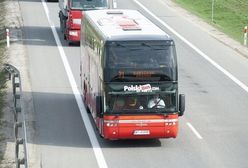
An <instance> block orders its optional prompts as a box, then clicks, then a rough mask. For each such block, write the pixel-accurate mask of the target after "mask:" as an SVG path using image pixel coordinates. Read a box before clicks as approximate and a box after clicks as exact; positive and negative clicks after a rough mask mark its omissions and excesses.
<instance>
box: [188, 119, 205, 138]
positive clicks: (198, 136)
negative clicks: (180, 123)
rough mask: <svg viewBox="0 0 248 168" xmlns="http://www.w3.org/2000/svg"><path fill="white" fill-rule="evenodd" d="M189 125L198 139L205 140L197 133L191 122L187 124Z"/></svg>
mask: <svg viewBox="0 0 248 168" xmlns="http://www.w3.org/2000/svg"><path fill="white" fill-rule="evenodd" d="M187 125H188V126H189V128H190V129H191V130H192V131H193V133H194V134H195V135H196V136H197V138H199V139H203V138H202V136H201V135H200V134H199V133H198V132H197V131H196V129H195V128H194V127H193V126H192V125H191V124H190V123H189V122H187Z"/></svg>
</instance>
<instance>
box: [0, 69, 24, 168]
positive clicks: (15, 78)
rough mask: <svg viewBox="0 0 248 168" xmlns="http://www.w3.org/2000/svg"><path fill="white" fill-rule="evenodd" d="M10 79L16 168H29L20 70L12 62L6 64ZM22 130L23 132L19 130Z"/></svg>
mask: <svg viewBox="0 0 248 168" xmlns="http://www.w3.org/2000/svg"><path fill="white" fill-rule="evenodd" d="M4 69H5V71H6V72H7V73H8V75H9V76H8V77H9V80H12V89H13V101H14V120H15V121H14V122H15V123H14V132H15V161H16V168H20V167H21V166H25V168H28V159H27V143H26V142H27V136H26V124H25V115H24V111H23V100H22V86H21V77H20V72H19V70H18V69H16V68H15V67H14V66H12V65H10V64H4ZM21 128H22V129H21ZM20 130H22V132H19V131H20Z"/></svg>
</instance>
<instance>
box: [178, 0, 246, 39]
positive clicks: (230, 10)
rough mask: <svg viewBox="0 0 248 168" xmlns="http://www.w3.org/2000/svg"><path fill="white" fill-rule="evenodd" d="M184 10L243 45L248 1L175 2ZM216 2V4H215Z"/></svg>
mask: <svg viewBox="0 0 248 168" xmlns="http://www.w3.org/2000/svg"><path fill="white" fill-rule="evenodd" d="M174 1H175V2H176V3H178V4H179V5H180V6H182V7H183V8H185V9H187V10H189V11H191V12H192V13H193V14H196V15H197V16H199V17H201V18H203V19H204V20H205V21H207V22H208V23H210V24H212V25H213V26H215V27H216V28H218V29H219V30H220V31H222V32H224V33H225V34H227V35H229V36H230V37H231V38H233V39H235V40H237V41H239V42H240V43H243V29H244V26H248V12H247V11H248V2H247V0H174ZM213 2H214V3H213ZM212 3H213V4H214V5H213V6H214V8H213V9H214V10H213V11H214V12H213V22H212Z"/></svg>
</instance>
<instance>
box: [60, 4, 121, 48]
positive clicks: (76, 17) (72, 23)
mask: <svg viewBox="0 0 248 168" xmlns="http://www.w3.org/2000/svg"><path fill="white" fill-rule="evenodd" d="M114 5H115V6H116V2H115V0H59V8H60V11H59V19H60V30H61V32H62V34H63V37H64V39H65V40H67V41H68V43H69V44H71V43H75V42H79V41H80V26H81V18H82V16H83V15H84V11H87V10H99V9H107V8H113V7H114Z"/></svg>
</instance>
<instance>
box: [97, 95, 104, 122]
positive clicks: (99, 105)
mask: <svg viewBox="0 0 248 168" xmlns="http://www.w3.org/2000/svg"><path fill="white" fill-rule="evenodd" d="M96 115H97V117H100V118H102V117H103V111H102V96H96Z"/></svg>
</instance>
